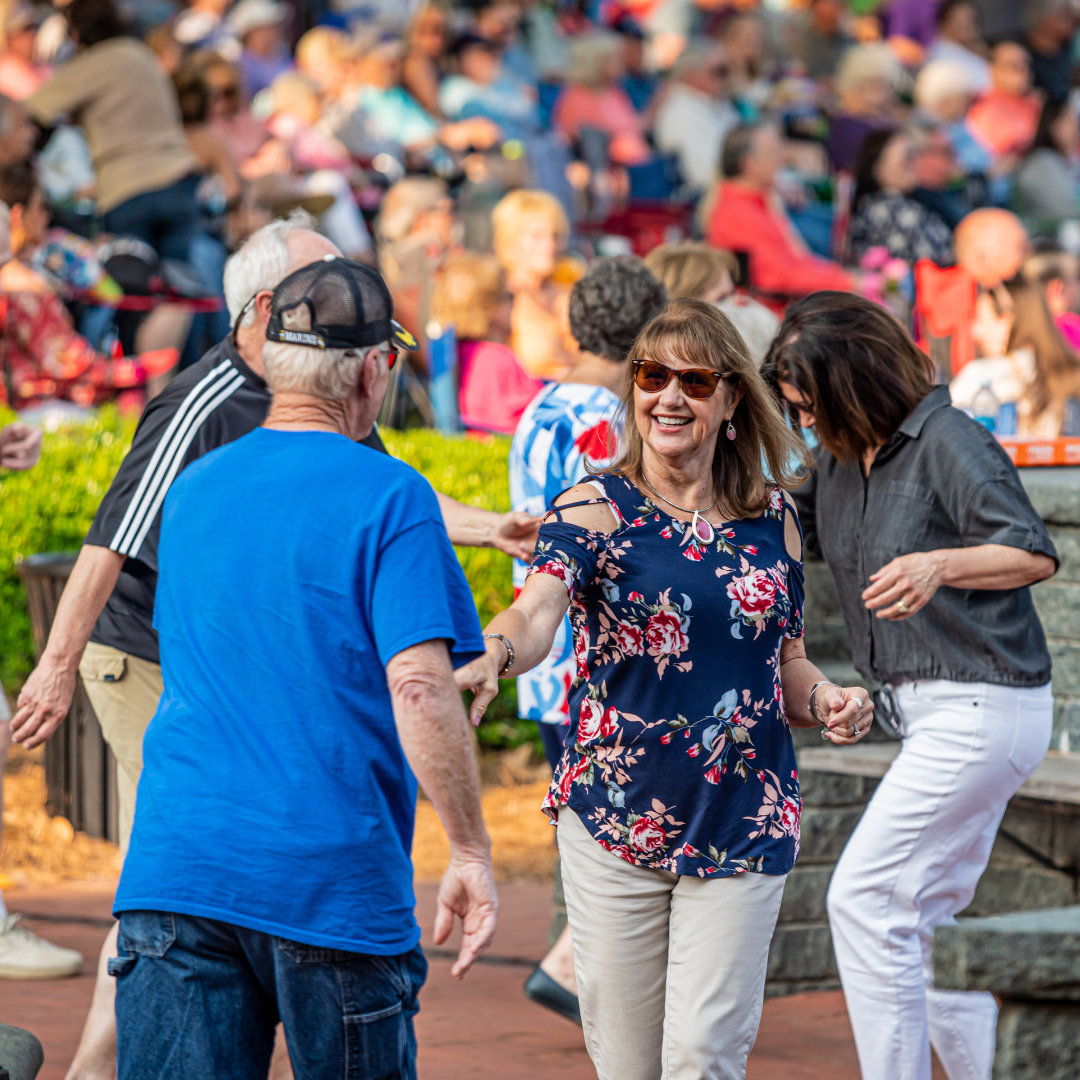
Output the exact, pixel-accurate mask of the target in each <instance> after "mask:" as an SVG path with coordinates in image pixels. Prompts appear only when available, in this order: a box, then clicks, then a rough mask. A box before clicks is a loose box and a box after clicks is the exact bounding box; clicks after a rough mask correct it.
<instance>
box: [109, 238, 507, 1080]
mask: <svg viewBox="0 0 1080 1080" xmlns="http://www.w3.org/2000/svg"><path fill="white" fill-rule="evenodd" d="M391 316H392V305H391V301H390V295H389V293H388V292H387V289H386V286H385V285H384V284H383V282H382V279H381V278H380V277H379V276H378V274H376V273H375V272H374V271H372V270H369V269H368V268H367V267H363V266H360V265H358V264H356V263H351V262H349V261H347V260H344V259H337V258H334V257H332V256H330V257H328V258H327V259H326V260H323V261H321V262H318V263H314V264H312V265H310V266H307V267H304V268H303V269H301V270H299V271H297V272H296V273H294V274H291V275H290V276H289V277H287V278H286V279H285V280H284V281H283V282H282V283H281V284H280V285H279V286H278V288H277V289H276V290H275V292H274V296H273V300H272V302H271V317H270V322H269V325H268V327H267V345H266V348H265V352H264V360H265V366H266V380H267V382H268V384H269V385H270V388H271V389H272V391H273V393H274V399H273V404H272V405H271V408H270V412H269V414H268V416H267V418H266V421H265V423H264V425H263V426H262V427H261V428H257V429H256V430H255V431H253V432H251V434H249V435H245V436H243V437H242V438H240V439H238V440H236V441H235V442H233V443H230V444H228V445H226V446H223V447H221V448H220V449H218V450H215V451H213V452H212V453H210V454H207V455H206V456H204V457H203V458H201V459H200V460H199V461H197V462H195V463H193V464H192V465H191V466H189V467H188V468H187V469H186V470H185V471H184V472H183V474H182V475H181V476H180V477H179V478H178V479H177V480H176V481H174V483H173V485H172V487H171V489H170V491H169V495H168V497H167V498H166V500H165V506H164V514H163V519H162V527H161V540H160V545H159V550H158V567H159V578H158V588H157V601H156V609H155V615H154V626H155V628H156V629H157V631H158V634H159V638H160V643H161V657H162V673H163V678H164V692H163V694H162V697H161V702H160V704H159V706H158V709H157V712H156V714H155V715H154V719H153V720H152V721H151V724H150V727H149V729H148V730H147V734H146V738H145V742H144V745H143V759H144V768H143V773H142V777H141V780H140V783H139V793H138V814H137V815H136V819H135V827H134V831H133V833H132V838H131V846H130V849H129V852H128V856H127V859H126V861H125V864H124V870H123V874H122V876H121V879H120V886H119V889H118V891H117V896H116V902H115V905H114V908H113V910H114V912H115V913H116V914H117V915H118V916H119V917H120V936H119V956H118V957H117V958H116V959H114V960H111V961H110V962H109V968H110V972H111V973H112V974H114V975H116V976H117V995H116V1016H117V1035H118V1074H119V1077H120V1080H136V1078H142V1077H146V1076H154V1077H158V1078H171V1077H176V1078H177V1080H179V1078H180V1077H184V1078H187V1077H191V1076H207V1077H212V1076H233V1077H246V1076H248V1075H250V1076H252V1077H255V1076H265V1075H266V1073H267V1070H268V1068H269V1063H270V1057H271V1054H272V1052H273V1042H274V1027H275V1024H276V1023H277V1022H278V1021H279V1020H280V1021H282V1022H283V1023H284V1025H285V1033H286V1038H287V1040H288V1044H289V1051H290V1055H291V1056H292V1059H293V1062H294V1065H295V1067H296V1069H297V1072H298V1074H302V1075H304V1076H305V1077H310V1078H313V1080H321V1078H323V1077H325V1078H326V1080H330V1078H331V1077H334V1078H338V1077H341V1076H343V1075H347V1074H349V1075H351V1073H347V1069H349V1068H352V1067H354V1063H355V1062H356V1060H357V1059H358V1057H359V1058H360V1059H362V1060H363V1062H364V1063H365V1065H364V1075H370V1076H372V1077H376V1076H378V1077H382V1076H386V1077H390V1076H394V1077H402V1078H405V1080H410V1078H414V1077H415V1075H416V1071H415V1069H416V1065H415V1062H416V1043H415V1038H414V1035H413V1028H412V1017H413V1014H414V1013H415V1012H416V1009H417V994H418V992H419V989H420V986H421V984H422V983H423V980H424V975H425V972H426V964H425V962H424V958H423V954H422V952H421V951H420V948H419V945H418V942H419V938H420V931H419V927H418V926H417V923H416V919H415V916H414V912H413V909H414V906H415V898H414V896H413V889H412V864H411V860H410V857H409V852H410V848H411V845H412V832H413V819H414V808H415V801H416V793H417V780H419V781H420V783H421V784H422V785H423V787H424V790H425V792H426V793H427V795H428V796H429V797H430V798H431V801H432V802H433V803H434V805H435V808H436V810H437V811H438V813H439V816H440V818H441V819H442V821H443V823H444V825H445V827H446V830H447V833H448V834H449V836H450V844H451V860H450V867H449V869H448V870H447V873H446V876H445V878H444V879H443V884H442V888H441V889H440V892H439V911H438V916H437V924H436V942H437V943H439V942H441V941H445V940H446V938H447V936H448V935H449V932H450V929H451V927H452V924H453V918H454V915H455V914H457V915H459V916H460V917H461V919H462V922H463V930H464V933H463V938H462V948H461V951H460V953H459V955H458V960H457V963H456V964H455V966H454V968H453V974H455V975H456V976H458V977H460V976H461V975H462V974H464V972H465V971H466V970H467V968H468V967H469V966H470V964H471V963H472V962H473V960H474V959H475V958H476V956H477V955H478V954H479V952H480V951H481V950H482V949H483V948H485V947H486V945H487V944H488V942H489V941H490V940H491V936H492V934H493V933H494V930H495V921H496V913H497V907H498V902H497V899H496V895H495V887H494V882H493V878H492V873H491V858H490V843H489V841H488V837H487V833H486V830H485V828H484V822H483V817H482V815H481V810H480V797H479V784H478V778H477V772H476V766H475V762H474V759H473V755H472V745H471V740H470V738H469V733H468V723H467V720H466V717H465V712H464V709H463V707H462V704H461V699H460V696H459V695H458V693H457V691H456V690H455V688H454V682H453V668H454V667H457V666H460V665H461V664H463V663H465V662H467V661H468V660H469V659H471V658H472V657H474V656H476V655H478V654H479V653H480V652H482V649H483V641H482V638H481V634H480V625H479V622H478V620H477V616H476V611H475V608H474V606H473V603H472V598H471V595H470V592H469V589H468V585H467V584H466V581H465V578H464V575H463V574H462V572H461V568H460V566H459V564H458V562H457V559H456V557H455V555H454V552H453V548H452V547H451V545H450V542H449V540H448V538H447V536H446V530H445V527H444V525H443V523H442V518H441V515H440V512H439V505H438V502H437V500H436V498H435V494H434V492H433V491H432V489H431V487H430V486H429V485H428V484H427V482H426V481H425V480H424V479H423V478H422V477H421V476H420V475H419V474H418V473H416V472H415V471H413V470H412V469H411V468H409V467H408V466H407V465H404V464H403V463H401V462H399V461H397V460H395V459H393V458H391V457H388V456H387V455H385V454H379V453H377V452H376V451H374V450H371V449H370V448H368V447H366V446H362V445H359V443H358V442H357V441H356V440H358V439H361V438H363V437H364V436H366V435H367V434H368V433H369V432H370V431H371V428H372V425H373V423H374V420H375V416H376V414H377V413H378V410H379V406H380V405H381V403H382V399H383V395H384V394H385V391H386V385H387V377H388V372H389V369H390V368H391V367H392V366H393V363H394V360H395V359H396V354H397V350H398V349H399V348H401V347H405V348H414V347H415V341H414V340H413V339H412V337H411V336H410V335H409V334H408V333H407V332H406V331H404V330H402V329H401V328H400V327H399V326H398V325H397V324H396V323H394V322H393V320H392V318H391ZM420 553H422V557H420ZM414 773H415V775H414Z"/></svg>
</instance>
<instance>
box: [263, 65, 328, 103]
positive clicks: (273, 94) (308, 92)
mask: <svg viewBox="0 0 1080 1080" xmlns="http://www.w3.org/2000/svg"><path fill="white" fill-rule="evenodd" d="M269 99H270V103H271V105H270V107H271V109H272V110H273V112H275V113H280V112H290V111H291V110H293V109H296V108H298V107H301V106H303V105H307V104H310V103H312V102H314V103H315V105H316V107H318V102H319V88H318V87H317V86H316V85H315V84H314V83H313V82H312V81H311V80H310V79H309V78H307V76H305V75H299V74H297V73H296V72H295V71H287V72H285V73H284V74H283V75H279V76H278V77H277V78H276V79H275V80H274V81H273V82H272V83H271V84H270V90H269Z"/></svg>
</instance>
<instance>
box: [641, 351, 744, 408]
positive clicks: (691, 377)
mask: <svg viewBox="0 0 1080 1080" xmlns="http://www.w3.org/2000/svg"><path fill="white" fill-rule="evenodd" d="M630 363H631V365H632V367H633V372H634V383H635V385H636V386H637V388H638V389H639V390H642V391H644V392H645V393H646V394H659V393H660V391H661V390H663V389H664V387H665V386H667V384H668V383H669V382H671V379H672V376H674V377H675V378H677V379H678V380H679V388H680V389H681V390H682V392H683V395H684V396H685V397H688V398H694V399H695V400H696V401H704V400H705V399H706V398H711V397H712V396H713V394H715V393H716V388H717V387H718V386H719V385H720V381H721V379H728V380H736V379H738V377H739V376H738V375H736V374H735V373H734V372H730V371H727V372H724V371H715V370H714V369H713V368H683V369H682V370H681V371H674V370H673V369H672V368H669V367H668V366H667V365H666V364H661V363H660V361H659V360H631V361H630Z"/></svg>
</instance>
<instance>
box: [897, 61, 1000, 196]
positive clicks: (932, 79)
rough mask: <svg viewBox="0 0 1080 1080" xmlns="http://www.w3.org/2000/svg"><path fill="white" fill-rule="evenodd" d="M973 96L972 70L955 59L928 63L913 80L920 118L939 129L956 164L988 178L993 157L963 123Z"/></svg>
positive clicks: (965, 170) (970, 173) (992, 168)
mask: <svg viewBox="0 0 1080 1080" xmlns="http://www.w3.org/2000/svg"><path fill="white" fill-rule="evenodd" d="M974 97H975V84H974V82H973V81H972V78H971V71H970V69H969V68H968V67H967V66H965V65H964V64H962V63H959V62H958V61H956V60H952V59H941V60H931V61H930V63H928V64H927V65H926V67H924V68H923V69H922V71H920V72H919V76H918V78H917V79H916V80H915V104H916V105H917V106H918V109H919V116H920V118H921V119H923V120H926V121H929V122H930V123H933V124H940V125H941V126H942V128H943V129H944V130H945V132H946V134H947V135H948V137H949V142H950V143H951V144H952V148H953V153H954V154H955V155H956V161H957V164H958V165H959V166H960V168H961V169H962V170H963V171H964V172H965V173H967V174H968V175H972V174H982V175H988V174H990V173H991V172H992V171H993V170H994V165H995V162H994V156H993V155H992V154H991V153H990V152H989V151H988V150H987V149H986V147H985V146H983V144H982V143H981V142H979V141H978V140H977V139H976V138H975V137H974V136H973V135H972V134H971V132H970V131H968V129H967V125H966V124H965V123H964V118H965V117H966V116H967V112H968V109H969V108H971V103H972V101H973V100H974Z"/></svg>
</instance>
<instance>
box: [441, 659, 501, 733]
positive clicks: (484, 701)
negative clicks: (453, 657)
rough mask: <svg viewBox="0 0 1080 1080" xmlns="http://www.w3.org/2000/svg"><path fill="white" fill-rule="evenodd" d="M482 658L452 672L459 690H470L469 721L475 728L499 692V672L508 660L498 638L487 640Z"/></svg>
mask: <svg viewBox="0 0 1080 1080" xmlns="http://www.w3.org/2000/svg"><path fill="white" fill-rule="evenodd" d="M484 644H485V645H486V646H487V648H486V649H485V651H484V655H483V656H478V657H477V658H476V659H475V660H473V661H471V662H470V663H468V664H466V665H465V666H464V667H459V668H458V669H457V671H455V672H454V682H456V683H457V688H458V689H459V690H471V691H472V692H473V694H474V697H473V703H472V705H471V706H470V707H469V719H470V720H471V721H472V725H473V727H477V726H479V724H480V721H481V720H483V719H484V713H485V712H486V711H487V707H488V705H490V704H491V702H492V701H493V700H494V698H495V695H496V694H498V692H499V672H500V671H502V669H503V667H504V666H505V665H506V661H507V660H508V659H509V653H508V652H507V650H506V646H505V645H504V644H503V643H502V642H501V641H500V640H499V639H498V638H488V639H487V641H486V642H485V643H484Z"/></svg>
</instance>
